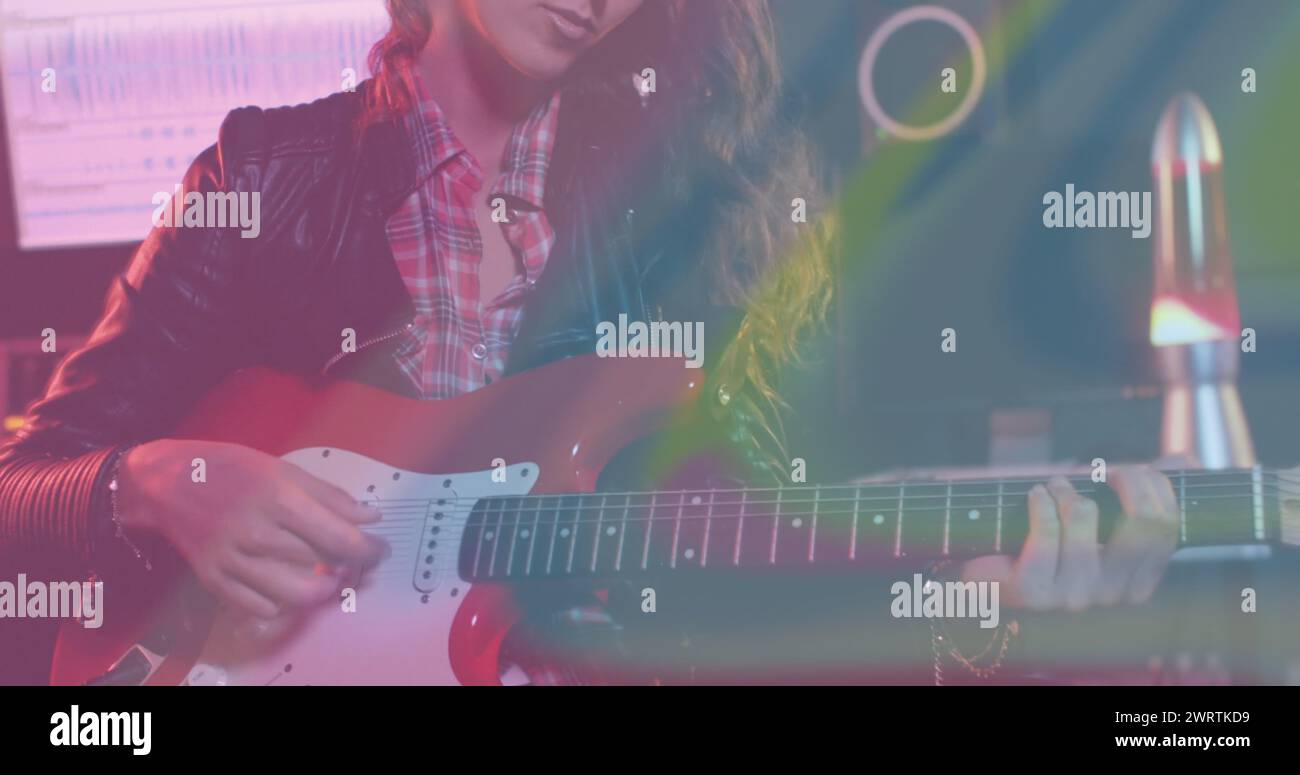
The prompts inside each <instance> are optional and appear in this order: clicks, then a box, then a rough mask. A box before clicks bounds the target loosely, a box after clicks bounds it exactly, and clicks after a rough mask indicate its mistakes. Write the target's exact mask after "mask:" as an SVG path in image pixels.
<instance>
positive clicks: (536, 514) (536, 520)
mask: <svg viewBox="0 0 1300 775" xmlns="http://www.w3.org/2000/svg"><path fill="white" fill-rule="evenodd" d="M541 518H542V502H541V499H540V498H539V499H538V501H537V505H536V506H534V507H533V527H532V531H531V532H530V533H529V534H528V562H526V563H524V575H525V576H531V575H532V573H533V550H534V549H536V547H537V528H538V525H539V524H540V522H541Z"/></svg>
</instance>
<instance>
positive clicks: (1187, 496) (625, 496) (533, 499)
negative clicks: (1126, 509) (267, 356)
mask: <svg viewBox="0 0 1300 775" xmlns="http://www.w3.org/2000/svg"><path fill="white" fill-rule="evenodd" d="M1192 488H1195V489H1192ZM1226 488H1238V489H1241V490H1242V493H1241V494H1240V495H1236V496H1226V497H1241V498H1248V497H1252V496H1253V495H1254V492H1255V489H1256V486H1255V485H1254V484H1251V483H1221V484H1199V485H1192V486H1191V488H1183V500H1185V501H1190V500H1200V499H1204V498H1206V497H1213V496H1201V497H1200V498H1193V497H1192V496H1193V495H1194V494H1195V493H1199V492H1203V491H1206V490H1216V489H1226ZM1259 488H1260V489H1262V490H1264V491H1266V492H1267V493H1268V494H1270V495H1273V494H1278V493H1280V492H1282V490H1281V489H1280V488H1278V487H1277V485H1274V484H1269V483H1266V482H1261V483H1260V485H1259ZM812 489H815V488H808V490H812ZM828 489H829V488H823V489H822V490H821V491H822V492H826V491H827V490H828ZM808 490H803V489H800V490H798V491H799V492H808ZM792 491H793V490H792ZM1096 491H1097V490H1092V489H1076V492H1077V493H1078V494H1079V495H1090V494H1092V493H1093V492H1096ZM710 492H711V491H709V490H700V491H692V490H683V491H680V492H679V491H665V492H664V493H661V494H662V495H663V496H664V497H663V498H659V497H657V496H655V495H653V494H651V497H652V500H653V503H630V499H631V498H632V497H636V496H637V495H638V494H637V493H599V492H596V493H537V494H533V495H489V496H482V497H472V498H471V497H465V498H461V497H459V496H458V497H455V498H436V499H435V498H380V499H369V500H361V501H358V502H359V503H362V504H366V505H379V504H410V505H411V506H412V507H413V508H420V509H423V508H425V507H426V506H430V505H432V504H433V503H434V501H438V505H446V504H453V505H459V504H460V503H461V502H462V501H463V502H473V503H478V502H480V501H484V502H493V501H503V502H507V501H508V502H510V503H512V504H513V503H519V504H523V505H520V506H519V509H528V508H532V506H531V505H527V504H532V503H540V502H541V501H543V500H545V499H547V498H553V499H566V498H567V499H573V500H586V499H589V498H595V497H597V496H599V497H602V498H604V499H605V501H606V503H605V504H604V505H592V504H577V505H574V506H571V507H567V508H565V509H564V510H567V511H596V510H601V509H604V510H609V509H621V508H623V507H624V505H625V503H627V504H628V505H630V506H631V507H635V508H641V507H649V506H652V505H653V506H654V507H655V508H676V507H677V506H678V505H679V504H681V505H684V506H689V507H698V506H700V505H702V504H701V503H694V502H684V503H683V500H682V499H683V498H684V495H685V494H692V493H695V494H698V495H699V497H700V498H701V501H703V497H702V496H703V494H708V493H710ZM712 492H715V493H716V492H720V491H712ZM741 492H744V491H741ZM751 492H752V491H751ZM1029 492H1030V491H1029V490H1003V491H1002V492H1001V495H1002V497H1003V498H1004V499H1005V498H1008V497H1012V498H1018V497H1025V496H1028V494H1029ZM998 494H999V493H996V492H982V493H970V494H964V495H963V494H960V493H952V494H951V496H950V495H949V494H947V493H943V492H938V493H907V492H904V493H901V494H894V495H879V496H861V497H850V498H821V497H815V498H803V499H798V500H787V499H785V498H778V499H777V500H750V499H745V500H743V501H741V500H735V501H730V500H728V501H718V500H717V499H716V498H713V499H712V503H713V504H714V505H720V506H728V505H736V504H740V503H742V502H743V503H744V504H745V505H746V506H750V505H753V506H764V505H775V504H777V503H780V504H782V505H788V504H796V505H797V504H810V503H863V504H865V503H867V502H869V501H887V502H890V503H897V502H898V501H899V500H900V498H901V499H902V500H904V501H907V500H912V501H917V500H921V499H947V498H949V497H951V498H954V499H956V498H962V499H969V498H981V497H983V498H987V497H989V496H996V495H998ZM671 495H677V496H678V500H676V501H674V500H672V499H671V498H670V497H669V496H671ZM610 500H613V501H615V502H613V503H610V502H608V501H610ZM620 500H621V501H623V502H619V501H620ZM554 505H555V504H552V506H554ZM993 505H996V504H993ZM448 510H451V509H448Z"/></svg>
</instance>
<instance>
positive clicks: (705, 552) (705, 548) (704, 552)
mask: <svg viewBox="0 0 1300 775" xmlns="http://www.w3.org/2000/svg"><path fill="white" fill-rule="evenodd" d="M713 498H714V492H713V491H712V490H710V491H709V505H708V507H707V508H708V510H707V511H706V512H705V515H704V541H703V542H702V544H701V546H700V567H701V568H703V567H705V566H706V565H708V562H709V533H710V531H711V529H712V527H713Z"/></svg>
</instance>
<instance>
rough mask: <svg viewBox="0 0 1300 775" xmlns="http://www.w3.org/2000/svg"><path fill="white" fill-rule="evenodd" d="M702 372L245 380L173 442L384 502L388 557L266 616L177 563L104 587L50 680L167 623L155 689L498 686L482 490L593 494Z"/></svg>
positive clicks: (109, 657) (573, 366)
mask: <svg viewBox="0 0 1300 775" xmlns="http://www.w3.org/2000/svg"><path fill="white" fill-rule="evenodd" d="M702 378H703V377H702V374H701V372H699V371H698V370H694V369H687V368H684V366H683V364H682V362H681V361H680V360H675V359H619V360H617V361H613V360H604V359H599V358H597V357H595V356H585V357H580V358H572V359H569V360H565V361H561V362H558V363H553V364H550V365H547V366H544V367H542V368H539V369H536V370H533V371H530V372H527V373H525V374H522V375H519V376H517V377H513V378H510V379H506V380H502V381H500V382H498V383H496V384H493V385H490V386H488V387H485V388H483V389H481V390H478V391H475V392H473V393H470V394H467V395H464V396H461V397H457V398H453V399H448V400H443V401H418V400H412V399H407V398H403V397H400V396H396V395H393V394H390V393H387V392H385V391H382V390H379V389H376V388H372V387H369V386H366V385H362V384H358V383H352V382H340V381H336V382H329V383H325V384H321V385H314V384H311V383H308V382H306V381H304V380H301V379H298V378H295V377H290V376H285V375H282V374H279V373H276V372H272V371H269V370H249V371H243V372H239V373H237V374H235V375H233V376H232V377H230V378H229V379H228V380H227V381H226V382H224V383H222V384H221V385H219V386H218V387H217V388H215V389H214V390H213V391H211V392H210V393H209V394H207V395H206V396H205V397H204V398H203V399H202V400H200V401H199V402H198V404H197V405H196V406H195V409H194V411H193V412H192V413H191V415H190V416H189V417H188V418H187V419H186V420H185V421H184V422H183V423H182V424H181V425H180V426H179V427H178V428H177V429H176V431H175V432H174V433H173V434H172V436H173V437H175V438H182V439H203V440H210V441H222V442H233V443H239V444H243V445H245V446H249V447H252V448H254V449H258V450H261V451H263V452H266V453H268V454H272V455H276V456H278V457H281V458H283V459H285V460H288V461H290V462H292V463H294V464H296V465H298V466H300V467H302V468H303V469H305V470H306V471H308V472H309V473H311V474H313V475H315V476H317V477H319V478H321V479H324V480H326V481H328V482H330V483H332V484H334V485H335V486H338V487H340V488H341V489H343V490H345V491H346V492H348V493H349V494H351V495H352V496H353V497H354V498H355V499H356V500H358V501H366V502H374V503H376V505H379V506H380V507H381V509H382V510H383V511H384V513H385V516H384V519H383V520H382V521H381V522H379V523H377V524H375V525H374V526H372V527H369V528H367V529H368V530H369V531H370V532H373V533H375V534H376V535H380V536H382V537H383V538H384V539H386V540H387V541H388V543H389V545H390V546H391V548H392V554H391V556H389V557H388V558H386V559H385V560H384V561H382V562H381V563H380V564H379V565H378V566H376V567H375V568H373V569H371V570H370V571H368V572H367V573H366V574H365V575H364V576H363V577H362V578H358V579H355V580H353V581H352V582H350V583H348V584H347V585H346V586H348V587H350V588H351V589H353V590H354V591H355V594H354V596H353V597H352V598H351V600H352V602H353V603H354V605H345V604H344V603H345V602H346V601H344V600H341V602H340V604H338V605H325V606H322V607H321V608H318V609H315V610H312V611H310V612H307V613H305V614H301V615H297V616H293V617H285V618H282V619H281V620H277V621H275V622H272V623H269V624H268V623H261V624H254V623H253V622H250V621H247V620H243V621H241V620H237V619H235V618H233V617H232V616H231V614H229V613H228V612H226V611H225V610H224V609H219V608H218V607H217V606H216V605H215V604H214V603H213V601H212V600H211V599H210V598H208V597H207V596H206V594H205V593H203V592H202V591H201V590H200V589H199V588H198V585H197V582H196V581H195V580H194V579H193V578H192V577H190V576H189V575H188V573H187V572H185V571H184V570H183V569H177V570H174V571H171V572H168V571H167V570H164V569H159V570H157V571H155V573H156V574H157V576H156V577H155V579H154V580H152V581H151V589H150V590H146V591H145V592H144V593H143V594H139V595H135V594H133V595H132V596H131V597H130V598H129V599H121V598H115V597H114V596H113V591H112V590H111V589H106V590H105V592H106V604H105V614H104V625H103V626H102V627H100V628H99V629H85V628H83V627H82V626H81V625H80V623H79V622H75V621H74V622H69V623H67V624H65V626H64V627H63V629H62V631H61V632H60V636H59V642H58V645H57V649H56V653H55V658H54V664H53V669H52V672H51V682H52V683H56V684H81V683H85V682H87V681H91V680H93V679H95V678H98V677H100V676H102V675H104V674H105V673H106V672H107V671H109V670H110V668H112V667H113V666H114V665H115V664H116V663H117V662H118V661H119V660H120V659H122V657H123V656H124V655H126V654H127V653H128V652H130V651H132V649H134V648H136V647H137V644H142V643H145V644H148V643H152V642H157V640H158V639H157V638H156V637H154V638H151V634H155V633H157V632H159V630H160V629H161V630H165V638H166V643H167V648H166V649H165V652H166V653H165V655H162V656H161V657H159V658H158V659H153V658H152V656H153V655H151V659H150V662H151V663H155V664H154V668H153V670H152V672H151V674H150V676H149V678H148V681H147V682H148V683H151V684H177V683H188V684H234V685H243V684H254V685H265V684H332V683H349V684H410V683H427V684H451V683H459V684H496V683H499V676H500V666H499V663H498V653H499V649H500V646H501V643H502V640H503V638H504V637H505V635H506V634H507V633H508V632H509V630H510V627H511V626H512V625H513V624H514V623H515V621H516V620H517V613H516V609H515V607H514V606H513V604H512V602H511V597H510V593H509V590H508V588H507V587H503V586H499V585H483V584H479V585H470V584H468V583H466V582H465V581H463V579H462V578H461V576H460V575H459V574H458V572H457V564H458V558H459V555H460V548H461V547H460V535H461V531H462V529H463V527H464V525H465V522H466V519H467V518H468V516H469V513H470V510H471V509H472V508H473V506H474V504H475V503H476V502H477V501H478V500H479V499H480V498H484V497H490V496H509V495H524V494H529V493H532V494H536V493H580V492H590V491H592V490H593V489H594V487H595V484H596V480H597V477H598V476H599V474H600V472H601V470H602V468H603V467H604V466H605V464H606V463H607V462H608V461H609V460H610V459H611V458H612V457H613V455H615V454H616V453H617V452H618V451H619V450H621V449H622V448H624V447H625V446H627V445H628V444H629V443H631V442H632V441H634V440H635V439H637V438H639V437H641V436H644V435H646V434H648V433H650V432H652V431H653V430H655V428H656V427H659V426H660V425H662V424H663V423H664V422H665V421H666V420H667V416H668V415H669V414H670V413H671V412H672V411H673V409H674V408H678V407H683V406H687V405H688V402H689V401H690V399H691V398H692V397H693V395H695V394H696V393H697V392H698V391H699V389H700V387H701V385H700V383H701V380H702ZM494 461H496V462H495V463H494ZM503 464H504V474H505V476H504V481H502V480H501V479H502V477H501V473H500V468H501V466H502V465H503ZM494 471H498V473H497V475H496V476H495V477H494V476H493V472H494ZM195 486H196V487H201V486H203V485H202V484H195ZM345 608H351V609H354V610H344V609H345Z"/></svg>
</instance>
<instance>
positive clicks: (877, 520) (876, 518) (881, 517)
mask: <svg viewBox="0 0 1300 775" xmlns="http://www.w3.org/2000/svg"><path fill="white" fill-rule="evenodd" d="M871 521H872V522H873V523H874V524H877V525H883V524H885V515H884V514H877V515H876V516H874V517H872V518H871Z"/></svg>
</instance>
